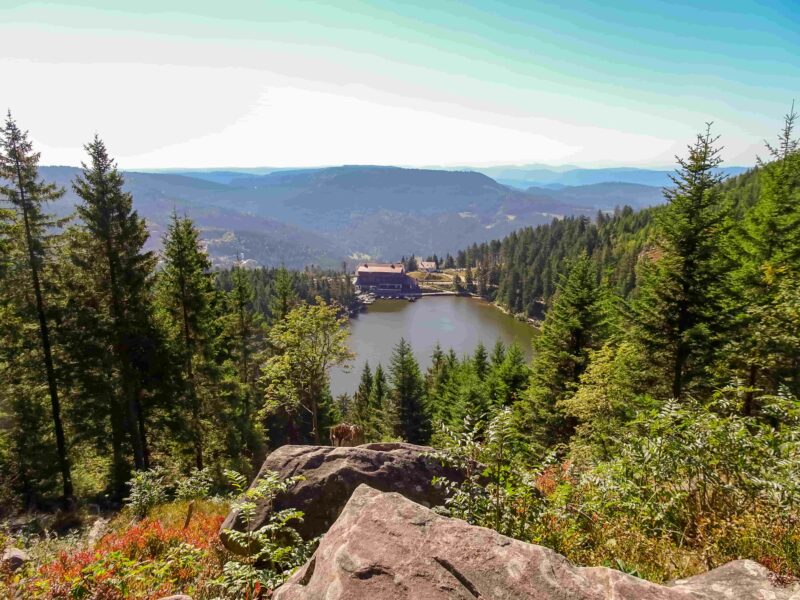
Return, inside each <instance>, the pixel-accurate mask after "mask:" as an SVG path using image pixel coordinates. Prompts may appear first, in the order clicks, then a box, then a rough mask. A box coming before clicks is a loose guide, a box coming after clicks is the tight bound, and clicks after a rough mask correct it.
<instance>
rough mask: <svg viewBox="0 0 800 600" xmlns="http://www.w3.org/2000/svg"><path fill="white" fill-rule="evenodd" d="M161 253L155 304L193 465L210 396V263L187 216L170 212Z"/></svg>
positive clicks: (199, 457) (199, 455)
mask: <svg viewBox="0 0 800 600" xmlns="http://www.w3.org/2000/svg"><path fill="white" fill-rule="evenodd" d="M163 258H164V267H163V269H162V270H161V272H160V273H159V278H158V290H157V300H158V308H159V311H160V312H161V314H162V326H163V327H164V328H165V329H167V330H168V331H169V338H170V340H171V342H172V346H173V351H174V353H175V356H176V357H177V358H178V361H179V364H180V365H181V369H182V375H183V379H184V393H185V400H186V403H187V405H188V407H187V408H188V412H189V418H188V425H189V437H190V439H191V444H192V449H193V454H194V463H195V467H196V468H197V469H203V466H204V446H205V442H206V427H205V424H204V417H205V416H206V415H205V412H206V410H205V409H206V408H207V407H206V404H207V402H208V400H209V398H208V390H207V389H205V386H204V383H205V382H206V381H208V380H213V378H214V373H213V366H212V362H211V352H212V348H211V344H212V339H213V332H212V327H213V321H214V316H215V315H214V313H213V311H212V302H213V296H214V288H213V284H212V279H211V275H210V272H209V271H210V269H211V263H210V262H209V260H208V256H207V255H206V253H205V252H204V251H203V249H202V247H201V246H200V236H199V233H198V231H197V229H196V228H195V226H194V223H192V221H191V219H189V218H188V217H178V215H177V214H173V216H172V222H171V223H170V225H169V227H168V229H167V234H166V236H165V238H164V252H163ZM204 380H205V381H204Z"/></svg>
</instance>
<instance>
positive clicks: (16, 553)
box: [0, 548, 30, 573]
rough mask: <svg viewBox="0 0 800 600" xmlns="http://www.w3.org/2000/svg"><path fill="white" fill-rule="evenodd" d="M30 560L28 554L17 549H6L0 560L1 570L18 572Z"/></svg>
mask: <svg viewBox="0 0 800 600" xmlns="http://www.w3.org/2000/svg"><path fill="white" fill-rule="evenodd" d="M29 560H30V557H29V556H28V553H27V552H25V551H24V550H20V549H19V548H6V549H5V551H4V552H3V558H2V560H0V564H2V566H3V568H4V569H6V570H8V571H10V572H12V573H13V572H15V571H19V570H20V569H21V568H22V567H24V566H25V563H27V562H28V561H29Z"/></svg>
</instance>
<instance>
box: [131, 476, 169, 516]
mask: <svg viewBox="0 0 800 600" xmlns="http://www.w3.org/2000/svg"><path fill="white" fill-rule="evenodd" d="M128 486H129V487H130V494H129V495H128V497H127V498H125V502H126V504H127V506H128V508H129V509H130V511H131V512H132V513H133V515H134V516H135V517H137V518H139V519H144V518H145V517H146V516H147V514H148V513H149V512H150V510H151V509H153V508H154V507H156V506H158V505H159V504H163V503H164V502H166V501H167V487H166V486H167V484H166V474H165V473H164V471H163V470H162V469H149V470H147V471H137V472H136V473H134V474H133V479H131V480H130V481H129V482H128Z"/></svg>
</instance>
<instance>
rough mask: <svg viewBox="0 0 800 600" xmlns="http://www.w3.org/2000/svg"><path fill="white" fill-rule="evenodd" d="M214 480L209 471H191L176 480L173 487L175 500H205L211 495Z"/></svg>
mask: <svg viewBox="0 0 800 600" xmlns="http://www.w3.org/2000/svg"><path fill="white" fill-rule="evenodd" d="M213 485H214V480H213V477H212V475H211V470H210V469H208V468H205V469H202V470H200V469H196V468H195V469H192V470H191V472H190V473H189V475H187V476H186V477H182V478H180V479H178V481H177V482H176V485H175V499H176V500H196V499H198V498H206V497H208V496H209V494H210V493H211V488H212V486H213Z"/></svg>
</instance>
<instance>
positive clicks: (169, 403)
mask: <svg viewBox="0 0 800 600" xmlns="http://www.w3.org/2000/svg"><path fill="white" fill-rule="evenodd" d="M85 151H86V160H85V162H84V164H83V171H82V173H81V174H80V175H79V176H78V177H76V178H75V180H74V181H73V182H72V186H73V188H74V190H75V192H76V194H77V195H78V197H79V198H80V202H79V203H78V204H77V206H76V209H75V214H74V215H73V216H72V217H70V218H68V219H63V220H60V221H57V220H54V219H53V218H52V217H51V216H50V215H49V214H48V212H47V203H48V202H49V201H52V200H55V199H58V198H60V197H61V196H62V195H63V194H64V190H63V189H59V188H57V187H56V186H54V185H53V184H50V183H47V182H44V181H43V180H42V179H41V178H40V176H39V173H38V162H39V154H38V153H37V152H35V151H34V149H33V147H32V144H31V142H30V140H29V138H28V134H27V132H25V131H23V130H22V129H20V127H19V126H18V125H17V123H16V122H15V121H14V119H13V118H12V117H11V115H10V114H9V115H8V116H7V118H6V120H5V123H4V125H3V127H2V129H0V184H1V185H0V200H2V201H4V202H3V205H0V206H2V208H0V482H2V486H0V487H1V488H2V492H0V495H2V502H3V505H4V507H8V508H9V509H10V508H12V507H14V506H18V505H27V506H30V505H33V504H37V503H41V502H47V501H49V500H52V499H55V498H56V497H60V498H61V499H62V500H63V501H66V502H67V503H68V504H69V503H70V502H71V500H72V499H73V498H75V497H76V496H80V497H84V498H85V497H95V498H98V499H100V500H102V499H104V498H106V499H111V500H119V499H120V498H122V497H123V496H124V495H125V493H126V490H127V482H128V481H129V480H130V479H131V474H132V472H133V471H143V470H147V469H149V468H151V467H152V466H154V465H160V466H168V467H170V468H172V469H173V470H175V471H184V472H188V471H189V470H190V469H192V468H194V469H197V470H211V471H212V472H213V473H214V474H215V475H216V476H218V477H220V478H221V477H222V470H223V469H224V468H235V469H239V470H241V471H245V472H249V471H250V470H251V469H252V467H253V465H254V464H256V463H258V462H259V459H260V457H263V454H264V452H265V449H266V446H267V438H266V434H265V431H267V430H268V429H269V428H270V427H271V426H272V425H271V421H270V417H269V416H268V415H267V414H266V413H265V412H264V405H265V399H264V395H263V390H264V389H265V388H266V387H268V385H267V384H266V383H264V382H263V381H262V377H263V373H262V367H263V365H264V364H265V363H266V362H267V359H268V357H271V358H274V357H275V356H277V355H279V354H280V353H281V352H283V353H286V354H288V353H289V352H290V351H291V349H290V348H287V347H284V346H282V345H281V344H282V343H283V340H282V339H281V338H280V331H284V332H285V331H286V329H287V328H286V326H281V327H282V329H281V327H278V326H276V324H278V323H281V322H282V321H284V320H286V319H288V318H289V317H290V315H291V314H292V312H293V311H296V310H299V309H300V307H301V305H303V304H304V302H310V303H313V304H314V308H313V310H314V311H316V312H313V314H298V315H296V316H297V318H295V319H294V320H291V321H289V323H291V324H292V327H293V326H295V325H298V323H302V322H309V321H312V322H313V324H314V327H315V330H314V333H315V335H317V338H318V339H323V338H326V336H331V335H333V333H336V331H338V329H339V327H340V326H341V323H340V315H341V313H342V311H343V306H346V305H347V304H348V303H349V302H350V301H351V300H352V297H353V289H352V284H351V282H350V279H349V277H347V275H346V274H343V273H333V272H322V271H319V270H313V269H309V270H306V271H305V272H302V273H291V272H289V271H287V270H286V269H282V268H281V269H258V270H247V269H244V268H243V265H242V264H241V263H238V264H237V265H236V266H235V267H234V268H232V269H229V270H226V271H223V272H215V271H213V270H212V267H211V263H210V261H209V258H208V256H207V254H206V252H205V249H204V246H203V243H202V241H201V239H200V234H199V232H198V230H197V228H196V227H195V226H194V224H193V222H192V221H191V219H190V218H188V217H186V216H183V215H178V214H173V217H172V220H171V222H170V224H169V227H168V229H167V231H166V234H165V235H164V238H163V240H162V242H163V249H162V251H161V252H160V254H156V253H154V252H153V251H150V250H148V249H146V242H147V241H148V237H149V233H148V230H147V225H146V223H145V221H144V220H143V219H142V218H141V217H139V215H138V214H137V212H136V210H135V209H134V200H133V198H132V197H131V195H130V194H129V193H127V192H126V191H125V187H124V184H125V182H124V177H123V175H122V174H121V173H120V172H119V171H118V169H117V167H116V164H115V162H114V160H113V159H112V158H111V156H110V155H109V152H108V150H107V148H106V146H105V144H104V143H103V141H102V140H101V139H100V138H99V137H95V138H94V139H93V140H92V141H90V142H89V143H88V144H87V145H86V146H85ZM309 310H311V309H309ZM304 317H305V321H303V318H304ZM326 327H327V329H326ZM327 350H329V351H333V350H334V349H333V348H327ZM317 354H320V353H319V352H318V353H317ZM326 360H328V359H327V357H326ZM298 431H299V430H298ZM305 435H306V432H303V435H300V433H298V435H296V436H294V439H295V441H301V440H307V439H308V438H307V437H305ZM312 437H313V436H312Z"/></svg>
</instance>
